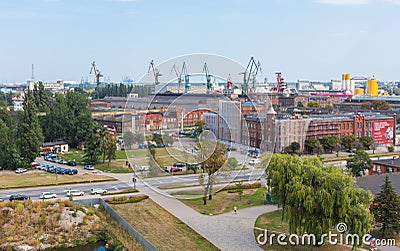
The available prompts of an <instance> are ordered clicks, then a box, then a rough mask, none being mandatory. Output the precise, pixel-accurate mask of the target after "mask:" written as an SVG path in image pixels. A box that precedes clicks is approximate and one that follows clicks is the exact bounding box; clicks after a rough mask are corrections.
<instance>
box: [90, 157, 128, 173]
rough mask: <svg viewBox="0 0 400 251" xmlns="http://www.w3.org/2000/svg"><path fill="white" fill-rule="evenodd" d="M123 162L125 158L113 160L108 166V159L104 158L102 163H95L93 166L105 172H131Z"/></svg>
mask: <svg viewBox="0 0 400 251" xmlns="http://www.w3.org/2000/svg"><path fill="white" fill-rule="evenodd" d="M125 162H126V161H125V160H114V161H111V163H110V166H108V161H107V160H106V161H105V162H104V163H100V164H96V165H95V168H96V169H99V170H101V171H103V172H106V173H133V171H132V169H129V168H128V167H127V166H126V165H125Z"/></svg>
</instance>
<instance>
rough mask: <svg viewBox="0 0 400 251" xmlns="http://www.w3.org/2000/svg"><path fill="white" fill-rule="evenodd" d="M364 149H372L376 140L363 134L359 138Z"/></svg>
mask: <svg viewBox="0 0 400 251" xmlns="http://www.w3.org/2000/svg"><path fill="white" fill-rule="evenodd" d="M358 141H359V142H360V144H361V146H362V148H363V149H364V150H370V149H371V147H372V145H373V144H374V140H373V139H372V138H371V137H369V136H362V137H360V138H359V139H358Z"/></svg>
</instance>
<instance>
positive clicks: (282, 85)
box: [275, 72, 287, 93]
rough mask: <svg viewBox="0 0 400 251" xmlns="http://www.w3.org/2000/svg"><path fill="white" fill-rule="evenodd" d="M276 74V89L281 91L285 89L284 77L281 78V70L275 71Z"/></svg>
mask: <svg viewBox="0 0 400 251" xmlns="http://www.w3.org/2000/svg"><path fill="white" fill-rule="evenodd" d="M275 74H276V81H277V82H278V86H277V87H276V91H277V92H278V93H283V92H284V91H285V90H286V89H287V85H286V84H285V81H284V80H285V79H284V78H282V73H281V72H275Z"/></svg>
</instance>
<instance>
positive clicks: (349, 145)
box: [342, 134, 357, 152]
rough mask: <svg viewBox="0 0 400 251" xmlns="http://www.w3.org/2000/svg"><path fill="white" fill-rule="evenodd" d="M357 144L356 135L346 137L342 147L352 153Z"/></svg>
mask: <svg viewBox="0 0 400 251" xmlns="http://www.w3.org/2000/svg"><path fill="white" fill-rule="evenodd" d="M356 144H357V138H356V136H355V135H354V134H350V135H346V136H344V137H343V139H342V145H343V147H344V148H346V149H347V151H348V152H350V151H351V150H352V149H353V148H354V147H355V146H356Z"/></svg>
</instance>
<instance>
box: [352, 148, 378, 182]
mask: <svg viewBox="0 0 400 251" xmlns="http://www.w3.org/2000/svg"><path fill="white" fill-rule="evenodd" d="M347 168H348V169H349V170H350V171H351V172H352V173H353V175H354V176H360V174H361V172H364V171H365V170H367V169H368V170H370V169H371V168H372V160H371V159H370V158H369V155H368V153H367V152H365V151H364V150H357V151H355V152H354V154H352V155H351V156H350V158H349V159H348V160H347Z"/></svg>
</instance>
